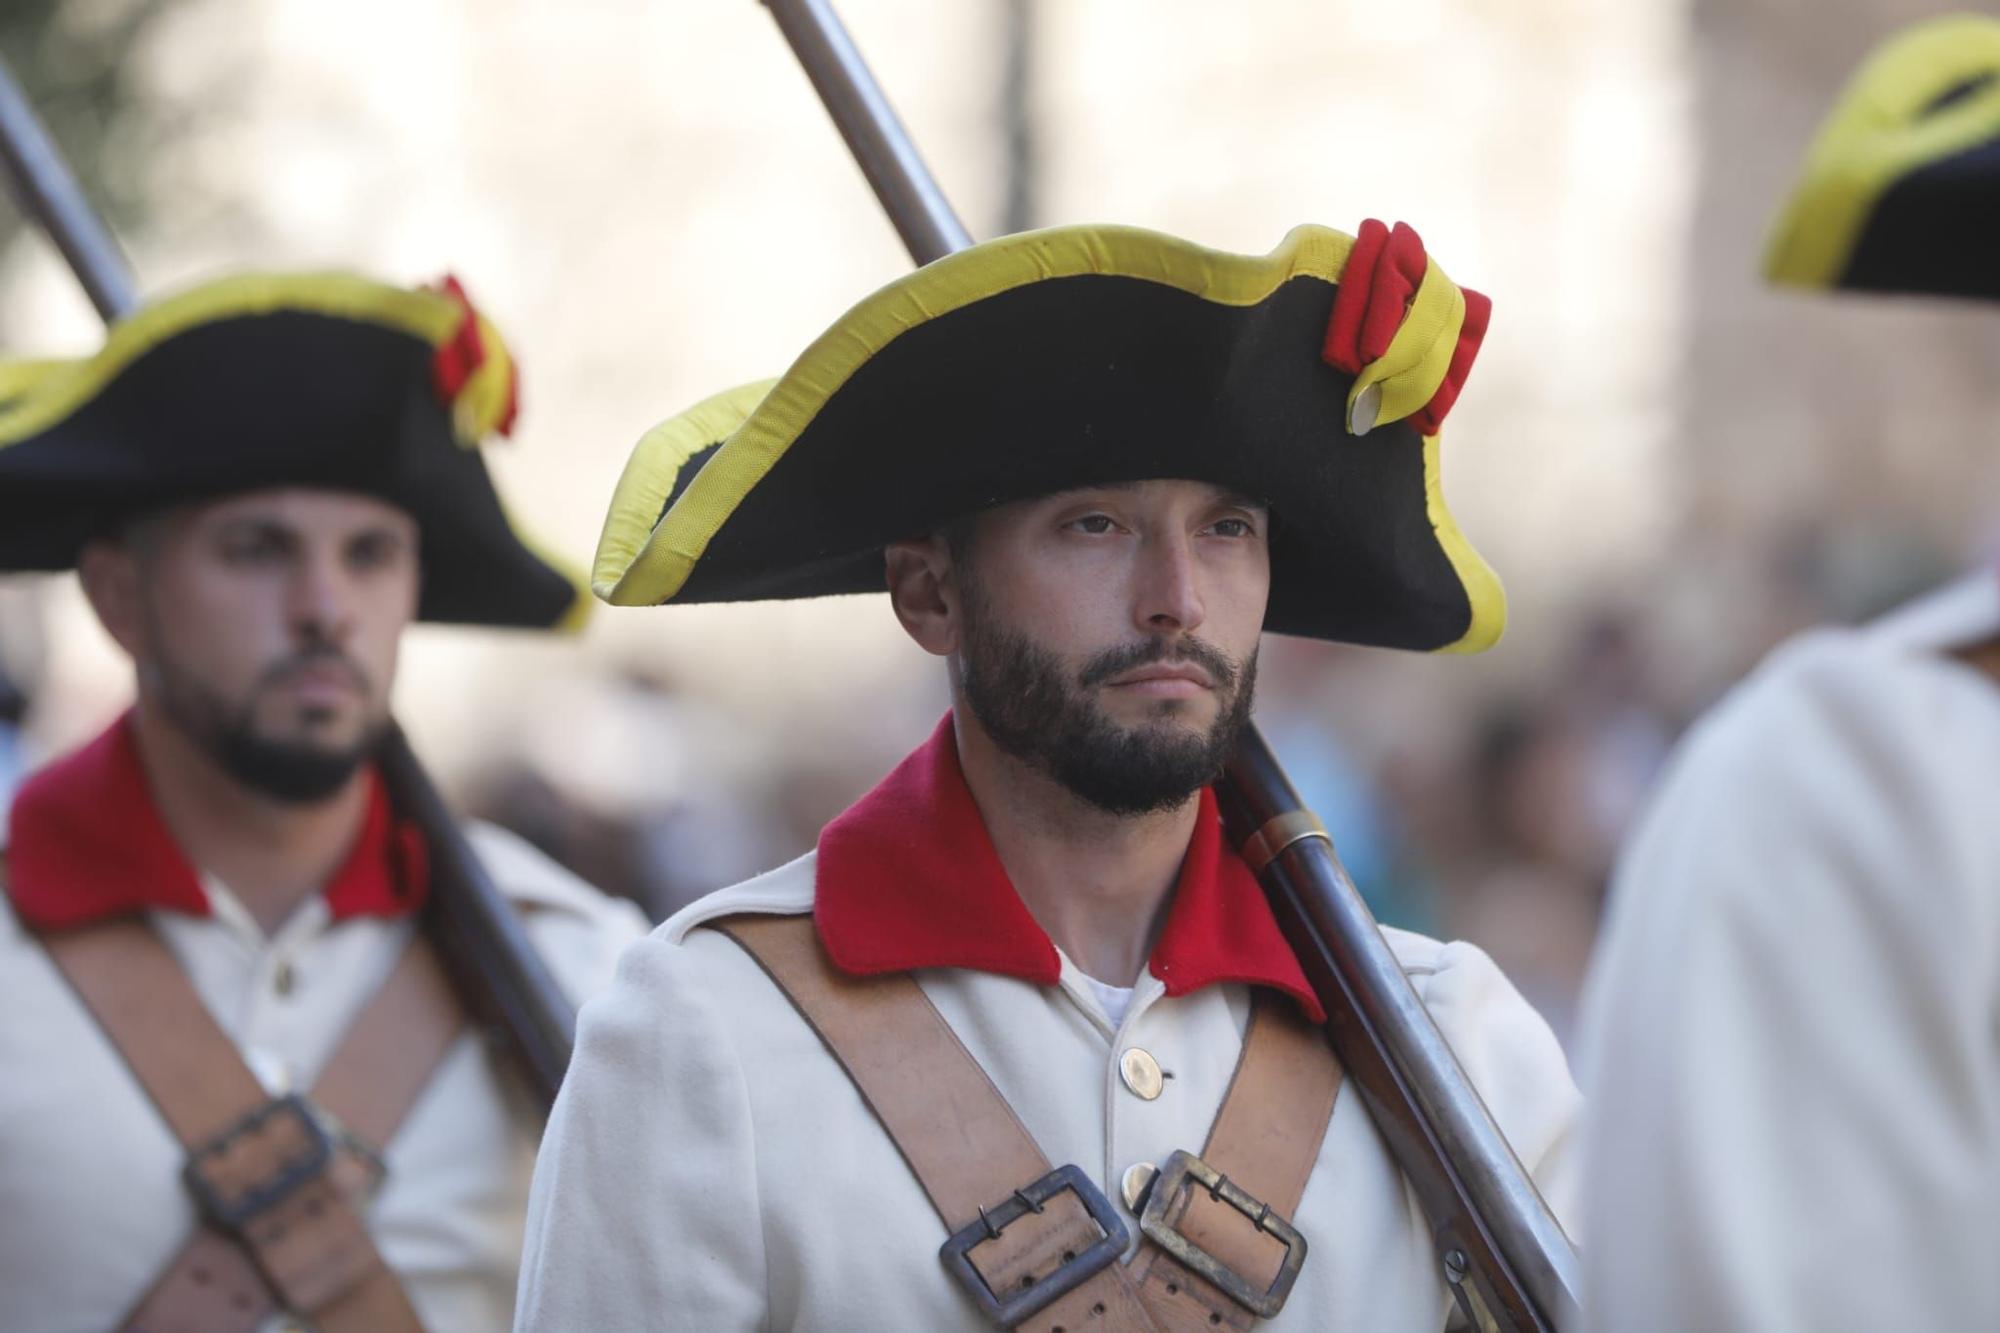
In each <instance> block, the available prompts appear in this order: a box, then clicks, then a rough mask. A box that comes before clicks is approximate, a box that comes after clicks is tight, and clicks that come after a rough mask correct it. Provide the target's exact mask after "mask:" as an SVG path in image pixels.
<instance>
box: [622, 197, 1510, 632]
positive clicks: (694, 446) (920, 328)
mask: <svg viewBox="0 0 2000 1333" xmlns="http://www.w3.org/2000/svg"><path fill="white" fill-rule="evenodd" d="M1092 230H1093V229H1083V228H1074V229H1071V228H1065V229H1061V232H1062V233H1076V232H1085V233H1089V232H1091V231H1092ZM1094 230H1095V231H1096V232H1098V233H1100V234H1102V233H1112V232H1116V233H1117V234H1118V235H1119V236H1120V237H1121V238H1123V239H1126V240H1130V238H1132V237H1135V236H1136V237H1144V238H1148V239H1149V240H1150V242H1151V243H1153V244H1157V245H1160V246H1164V247H1185V248H1186V249H1187V250H1189V251H1194V252H1195V253H1196V254H1198V255H1206V254H1208V253H1209V252H1202V251H1199V250H1198V249H1197V248H1196V247H1192V246H1187V245H1186V243H1185V242H1179V241H1175V240H1173V239H1172V238H1166V237H1156V236H1153V234H1151V233H1133V232H1129V231H1127V230H1126V229H1108V228H1107V229H1094ZM1301 231H1302V232H1304V231H1311V232H1314V233H1319V234H1320V235H1323V236H1326V237H1337V238H1338V239H1339V240H1340V241H1343V242H1344V241H1345V238H1344V237H1338V234H1337V233H1330V232H1325V231H1324V229H1317V228H1315V229H1301ZM1038 235H1042V236H1047V235H1050V234H1048V233H1042V234H1038ZM1295 235H1296V234H1295ZM1068 239H1069V237H1068V236H1066V235H1057V236H1056V237H1055V240H1056V241H1057V242H1064V241H1067V240H1068ZM1093 239H1095V238H1093ZM1009 240H1011V241H1014V242H1016V243H1019V244H1023V245H1031V244H1033V238H1032V237H1029V238H1020V237H1017V238H1009ZM1133 243H1134V244H1137V242H1133ZM993 244H995V245H998V244H1001V243H997V242H996V243H993ZM1288 246H1292V247H1293V250H1292V252H1290V253H1288V252H1287V251H1286V250H1281V251H1280V252H1279V253H1278V254H1275V255H1273V256H1270V257H1259V259H1258V260H1245V259H1241V257H1229V258H1231V259H1236V260H1240V261H1241V262H1242V263H1245V264H1255V263H1258V262H1269V263H1272V264H1273V265H1274V266H1275V267H1274V271H1273V272H1272V273H1271V274H1270V275H1269V281H1268V282H1266V283H1263V284H1262V285H1261V286H1248V287H1246V288H1245V291H1246V292H1247V293H1248V295H1254V296H1255V298H1256V299H1248V296H1245V297H1244V299H1218V292H1217V290H1216V289H1215V288H1214V287H1211V286H1209V285H1207V284H1204V283H1202V282H1199V281H1195V280H1193V279H1192V278H1190V277H1189V275H1186V274H1179V275H1178V276H1180V277H1182V278H1183V279H1184V280H1182V281H1172V280H1162V273H1160V272H1146V273H1144V274H1140V273H1129V272H1116V271H1112V272H1105V271H1092V272H1082V273H1069V274H1063V273H1056V274H1053V275H1051V276H1046V277H1041V278H1039V279H1038V280H1034V281H1028V282H1021V283H1017V284H1012V285H1000V286H998V288H997V289H996V290H994V291H993V292H992V293H991V294H986V295H980V296H977V298H976V299H970V300H964V301H961V302H960V303H958V304H957V305H956V306H955V308H949V309H944V310H942V311H941V312H940V313H936V314H933V315H930V316H929V317H926V318H924V319H922V320H921V321H920V322H918V323H916V324H915V325H914V326H913V327H908V328H906V329H902V330H901V331H900V332H898V333H896V335H895V336H893V337H891V338H889V339H887V340H886V341H885V342H884V345H882V346H881V347H879V348H878V349H875V350H873V351H872V352H871V353H870V354H868V355H867V356H866V357H865V358H863V359H862V360H861V361H860V363H859V364H858V365H856V366H854V367H853V369H852V371H851V373H849V374H847V375H846V376H845V378H844V379H842V380H841V381H840V382H839V383H838V384H837V386H833V387H831V388H826V387H824V383H825V380H826V378H827V373H826V368H825V366H824V365H822V364H819V363H817V362H816V360H815V354H814V353H813V352H808V353H807V355H806V356H805V357H802V358H801V360H800V363H799V364H798V365H795V366H794V368H793V370H792V372H790V373H788V375H787V376H786V377H785V379H784V380H781V381H779V382H777V384H776V385H775V386H773V387H771V388H770V390H769V392H768V393H764V392H761V391H755V392H746V393H740V394H738V395H735V396H734V398H733V400H731V401H724V400H712V401H711V403H709V404H704V405H703V407H702V408H700V409H696V410H695V411H694V412H691V413H688V414H685V415H684V417H683V418H677V419H676V421H675V422H670V423H668V426H667V427H665V428H663V431H662V433H656V435H655V436H654V437H652V446H651V448H650V449H649V447H648V446H647V445H642V447H641V451H640V453H639V454H635V456H634V459H633V462H632V464H631V465H630V466H629V467H628V471H627V477H626V480H625V482H624V483H622V484H621V488H620V495H619V497H618V500H617V501H615V502H614V506H613V513H612V516H611V518H610V519H608V520H607V524H606V533H605V539H604V542H603V544H601V545H600V550H599V562H598V567H597V571H596V576H597V585H596V586H597V589H598V592H599V594H600V596H605V597H606V598H607V599H608V600H611V601H614V602H619V603H635V604H647V603H654V602H659V601H673V602H712V601H745V600H762V599H772V598H794V597H813V596H822V595H827V594H834V593H854V592H870V591H880V590H881V589H882V587H883V565H882V556H881V550H882V547H883V545H884V544H885V543H887V542H889V541H893V540H896V539H899V538H904V537H911V536H918V535H922V534H923V533H925V532H928V531H932V530H935V529H936V528H938V527H939V526H941V525H943V524H944V523H946V522H948V521H950V520H951V519H954V518H956V517H959V516H961V515H964V514H968V513H972V512H975V511H978V510H981V509H984V508H988V507H990V506H992V505H995V504H1001V503H1005V502H1008V501H1014V500H1023V499H1029V498H1033V497H1036V496H1041V495H1048V494H1052V493H1055V492H1058V491H1062V490H1068V489H1072V488H1076V487H1081V486H1088V485H1093V484H1103V483H1115V482H1121V481H1131V480H1141V479H1148V478H1183V479H1190V480H1199V481H1207V482H1212V483H1214V484H1217V485H1220V486H1224V487H1227V488H1229V489H1231V490H1234V491H1238V492H1241V493H1243V494H1245V495H1248V496H1250V497H1253V498H1256V499H1260V500H1263V501H1265V502H1266V503H1268V504H1269V506H1270V508H1271V512H1272V514H1273V521H1272V527H1271V543H1272V545H1271V569H1272V577H1271V597H1270V604H1269V609H1268V613H1267V617H1266V626H1267V628H1269V629H1271V630H1273V631H1275V632H1279V633H1288V634H1299V635H1306V636H1310V637H1317V638H1327V639H1339V640H1343V641H1347V642H1354V643H1366V644H1377V645H1382V646H1390V647H1400V648H1414V649H1424V650H1432V649H1443V648H1453V647H1455V648H1459V649H1460V650H1474V649H1476V648H1480V647H1484V646H1486V645H1487V644H1489V643H1491V642H1492V641H1493V639H1494V638H1497V636H1498V633H1499V627H1500V624H1501V622H1502V621H1503V620H1504V602H1503V601H1502V599H1501V595H1500V592H1499V587H1498V583H1497V581H1496V580H1494V579H1493V577H1492V575H1491V572H1490V571H1489V570H1487V569H1486V567H1485V565H1484V563H1483V562H1482V561H1480V560H1479V559H1478V557H1477V555H1476V554H1474V553H1473V552H1472V550H1471V547H1470V546H1469V545H1468V544H1466V543H1465V542H1464V540H1463V538H1462V537H1460V536H1459V534H1458V532H1457V529H1456V526H1455V525H1454V524H1453V523H1452V522H1451V520H1450V516H1449V514H1448V512H1446V511H1445V510H1444V507H1443V502H1442V498H1441V495H1440V494H1439V491H1438V488H1437V474H1436V464H1437V452H1436V441H1435V440H1426V439H1424V438H1422V437H1421V436H1420V435H1419V434H1418V433H1417V432H1416V431H1415V430H1414V429H1413V428H1412V427H1411V426H1410V425H1409V424H1408V423H1406V422H1394V423H1390V424H1388V425H1385V426H1382V427H1380V428H1379V429H1377V430H1375V431H1373V432H1371V433H1369V434H1368V435H1366V436H1359V437H1357V436H1354V435H1351V434H1349V433H1348V432H1347V430H1346V427H1345V424H1344V423H1345V421H1346V418H1347V401H1348V392H1349V389H1350V387H1351V385H1352V384H1353V378H1352V377H1351V376H1348V375H1346V374H1343V373H1342V372H1340V371H1337V370H1335V369H1333V368H1332V367H1331V366H1329V365H1328V364H1327V363H1326V362H1325V361H1324V360H1323V359H1322V358H1321V355H1320V348H1321V344H1322V342H1323V340H1324V338H1325V333H1326V328H1327V322H1328V315H1329V312H1330V311H1331V309H1332V305H1333V300H1334V294H1335V290H1336V283H1335V281H1334V280H1333V278H1332V277H1330V276H1328V273H1329V271H1330V272H1332V273H1335V274H1337V272H1338V265H1337V262H1332V261H1326V259H1325V256H1321V259H1322V260H1323V261H1325V262H1320V263H1317V264H1313V263H1299V262H1295V261H1297V259H1298V247H1297V246H1296V244H1295V242H1294V241H1288ZM982 248H984V247H982ZM1087 248H1088V247H1086V249H1087ZM1332 249H1333V247H1332V246H1331V245H1329V250H1332ZM1310 250H1311V248H1310V247H1309V246H1308V247H1306V251H1307V252H1308V253H1310ZM1340 253H1344V251H1343V252H1340ZM945 262H946V263H950V262H951V261H945ZM1092 262H1093V263H1096V264H1097V266H1098V268H1099V269H1100V270H1101V269H1102V268H1105V267H1113V268H1115V267H1116V265H1113V264H1105V263H1102V262H1100V261H1098V260H1093V261H1092ZM934 267H935V266H934ZM1129 267H1140V268H1144V267H1146V266H1145V265H1130V266H1129ZM1163 267H1164V269H1165V270H1166V275H1167V276H1169V277H1172V276H1175V274H1174V273H1173V272H1172V270H1173V266H1172V265H1165V266H1163ZM1315 270H1317V271H1315ZM947 276H949V275H947ZM1190 288H1192V289H1193V290H1190ZM1227 294H1228V295H1231V296H1234V295H1235V294H1234V293H1227ZM912 304H913V305H917V306H926V307H929V308H933V309H935V308H937V305H936V303H934V302H930V301H927V300H925V299H924V298H923V296H922V295H917V296H914V297H913V299H912ZM866 313H867V303H864V305H863V306H862V307H857V310H856V311H855V312H852V313H851V314H850V316H849V317H848V319H847V320H843V322H842V324H840V325H836V326H835V328H834V329H833V330H832V331H830V332H829V334H828V335H827V336H826V337H825V338H823V339H822V340H821V342H820V343H819V344H816V345H815V346H816V349H820V348H824V347H826V346H827V345H829V343H832V344H834V345H838V344H839V343H840V342H841V341H842V337H841V335H842V331H843V328H844V327H845V326H846V325H847V324H848V323H849V321H853V320H856V319H861V320H863V321H864V322H865V319H866ZM760 415H763V416H765V417H767V418H768V417H777V418H781V419H783V418H791V419H795V420H796V421H797V423H798V424H797V426H796V428H793V429H785V428H782V427H781V428H778V429H776V430H775V431H768V432H766V435H767V438H768V437H772V436H780V435H781V436H783V439H782V441H781V444H782V447H780V448H777V449H776V450H769V449H766V450H765V451H764V452H766V453H768V454H769V455H770V456H769V457H768V459H767V460H765V461H762V464H761V470H758V471H755V472H754V474H753V475H751V476H749V477H747V478H746V479H745V480H743V481H741V482H737V483H734V484H731V483H729V482H728V481H727V479H725V484H724V485H723V486H722V487H718V488H715V489H716V490H718V491H720V492H721V493H722V494H724V495H725V496H726V497H727V500H726V504H725V505H724V507H723V509H722V512H721V513H720V514H719V515H712V514H709V513H707V512H705V511H709V510H712V509H713V508H714V507H715V504H716V501H715V499H714V496H713V495H704V494H703V490H704V485H703V482H702V478H703V475H704V474H705V473H707V472H708V471H709V470H710V469H711V468H714V467H717V466H718V465H721V466H727V465H728V464H729V461H730V451H732V450H739V451H747V450H748V449H750V448H751V447H753V445H755V439H754V437H755V436H756V430H755V423H756V419H757V418H758V417H759V416H760ZM704 433H705V434H706V438H703V436H704ZM676 452H678V453H679V454H680V455H681V456H680V457H678V458H676V457H673V455H674V454H675V453H676ZM750 467H752V468H757V467H758V462H757V461H752V462H751V464H750ZM648 506H650V508H648ZM704 518H713V519H715V520H717V521H712V522H711V523H709V524H707V526H708V527H709V528H710V529H711V530H710V531H708V532H707V533H706V540H705V541H704V542H703V543H702V544H701V546H700V549H699V550H698V552H696V553H695V554H694V555H693V556H692V557H690V556H688V555H686V554H685V552H683V551H682V550H681V549H680V547H682V546H686V545H692V542H691V541H688V540H685V539H686V536H687V533H688V532H689V531H696V530H698V529H699V528H701V527H702V526H704V524H703V520H704ZM677 521H678V523H679V525H680V528H681V529H682V531H680V532H676V530H675V529H676V523H677ZM635 538H636V539H637V540H636V541H635ZM662 548H664V549H665V550H666V553H667V559H665V560H661V559H659V558H658V553H659V552H660V551H661V549H662ZM649 551H650V552H652V553H653V557H652V558H653V561H654V563H653V565H652V566H651V567H650V568H649V566H648V552H649ZM663 571H664V572H663Z"/></svg>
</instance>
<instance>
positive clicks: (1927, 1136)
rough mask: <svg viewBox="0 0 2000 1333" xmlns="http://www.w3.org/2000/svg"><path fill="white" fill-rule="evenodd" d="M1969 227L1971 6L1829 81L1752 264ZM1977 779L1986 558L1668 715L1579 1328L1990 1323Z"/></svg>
mask: <svg viewBox="0 0 2000 1333" xmlns="http://www.w3.org/2000/svg"><path fill="white" fill-rule="evenodd" d="M1996 236H2000V21H1996V20H1994V19H1992V18H1986V17H1976V16H1970V15H1966V16H1957V17H1952V18H1944V19H1937V20H1932V21H1930V22H1927V23H1924V24H1920V25H1918V26H1916V27H1914V28H1911V29H1908V30H1906V31H1905V32H1903V33H1901V34H1900V35H1898V36H1896V37H1894V38H1893V39H1891V40H1890V41H1889V42H1887V43H1886V44H1885V45H1884V46H1883V47H1882V48H1881V49H1880V50H1878V51H1877V52H1876V53H1875V54H1874V55H1873V56H1872V57H1870V59H1869V60H1868V61H1867V63H1866V64H1865V65H1864V66H1863V67H1862V69H1861V70H1860V71H1859V72H1858V73H1857V74H1856V75H1855V77H1854V79H1853V80H1852V82H1851V83H1850V84H1849V86H1848V88H1847V89H1846V91H1845V92H1844V94H1843V95H1842V97H1841V99H1840V102H1839V103H1838V105H1837V106H1836V107H1835V108H1834V110H1833V112H1832V114H1831V115H1830V116H1829V117H1828V119H1827V121H1826V123H1825V124H1824V126H1823V127H1822V128H1821V130H1820V133H1819V136H1818V138H1817V139H1816V141H1815V142H1814V144H1813V146H1812V149H1811V151H1810V153H1809V154H1808V157H1807V160H1806V163H1805V168H1804V171H1803V173H1802V177H1801V179H1800V181H1799V183H1798V185H1797V187H1796V188H1795V190H1794V192H1793V195H1792V198H1791V200H1790V202H1789V204H1788V205H1787V207H1786V208H1785V210H1784V212H1783V214H1782V216H1781V217H1780V219H1779V222H1778V226H1777V228H1776V232H1775V234H1774V237H1773V240H1772V243H1771V246H1770V249H1769V252H1768V254H1767V258H1766V269H1767V272H1768V275H1769V276H1770V277H1771V278H1772V279H1774V280H1776V281H1778V282H1782V283H1786V284H1788V285H1794V286H1801V287H1807V288H1815V289H1826V288H1833V289H1843V290H1854V291H1869V292H1887V293H1908V294H1922V295H1931V296H1956V297H1976V298H1983V299H1985V300H1989V301H1990V300H1996V299H2000V250H1996V248H1995V244H1994V240H1995V237H1996ZM1976 443H1978V444H1981V445H1987V446H1990V444H1991V441H1990V440H1983V441H1977V442H1976ZM1939 480H1940V481H1946V480H1947V479H1944V478H1940V479H1939ZM1996 793H2000V576H1996V574H1995V572H1994V570H1992V569H1990V568H1987V569H1981V570H1978V571H1976V572H1974V573H1972V574H1969V575H1967V576H1966V577H1964V578H1963V579H1961V580H1959V581H1958V582H1956V583H1953V584H1950V585H1947V586H1945V587H1943V588H1940V589H1938V590H1936V591H1934V592H1932V593H1929V594H1927V595H1925V596H1923V597H1921V598H1919V599H1918V600H1916V601H1915V602H1914V603H1912V604H1911V605H1909V606H1906V607H1904V608H1902V609H1901V610H1899V611H1896V612H1893V613H1891V614H1890V615H1889V616H1887V617H1886V618H1884V619H1882V620H1880V621H1877V622H1875V623H1873V624H1870V625H1866V626H1862V627H1859V628H1827V629H1819V630H1814V631H1811V632H1809V633H1807V634H1804V635H1802V636H1801V637H1799V638H1798V639H1796V640H1795V641H1793V642H1791V643H1789V644H1786V645H1784V646H1783V647H1781V648H1779V649H1778V650H1777V651H1776V652H1775V653H1773V654H1772V655H1771V657H1770V659H1769V660H1768V661H1766V662H1765V663H1764V664H1763V665H1762V666H1761V667H1760V668H1759V669H1758V670H1757V671H1756V672H1755V673H1754V674H1753V675H1752V676H1751V677H1750V678H1749V679H1748V680H1747V681H1745V682H1744V683H1743V684H1742V685H1740V686H1738V687H1737V689H1736V690H1735V692H1734V693H1733V694H1731V695H1730V697H1728V698H1727V699H1725V700H1724V701H1723V702H1722V703H1721V704H1720V705H1719V706H1718V707H1717V708H1716V709H1715V710H1714V711H1713V712H1712V713H1710V714H1709V715H1708V716H1707V717H1706V718H1704V719H1703V720H1702V721H1701V722H1700V723H1699V724H1698V725H1697V726H1696V727H1695V729H1694V730H1693V732H1692V733H1691V734H1690V735H1689V737H1688V738H1687V740H1686V742H1685V743H1684V744H1683V745H1682V747H1681V751H1680V753H1679V754H1678V755H1677V756H1676V757H1675V759H1674V761H1673V762H1672V764H1671V765H1670V766H1669V769H1668V772H1667V776H1666V778H1665V779H1664V781H1663V784H1662V786H1661V789H1660V790H1659V791H1658V792H1657V793H1656V794H1655V796H1654V798H1653V802H1652V806H1651V809H1650V810H1649V812H1648V813H1647V815H1646V817H1645V818H1644V820H1643V821H1642V822H1641V824H1640V826H1639V828H1638V831H1637V833H1636V835H1635V836H1634V838H1633V839H1632V841H1631V842H1630V844H1629V845H1628V847H1627V849H1626V852H1625V856H1624V859H1623V862H1622V865H1621V867H1620V869H1619V872H1618V874H1617V876H1616V878H1615V880H1614V884H1613V893H1612V899H1611V906H1610V914H1609V919H1608V921H1607V924H1606V927H1605V934H1604V937H1603V938H1602V940H1601V941H1600V944H1599V950H1598V956H1597V959H1596V961H1595V963H1594V966H1593V974H1592V978H1591V981H1590V985H1589V987H1588V989H1587V992H1586V1001H1585V1023H1584V1032H1583V1040H1584V1047H1583V1050H1584V1054H1583V1057H1582V1061H1581V1063H1582V1064H1583V1067H1584V1068H1586V1069H1587V1070H1589V1071H1590V1074H1589V1078H1588V1085H1589V1092H1590V1099H1591V1112H1592V1114H1591V1118H1590V1121H1589V1126H1588V1128H1587V1130H1586V1133H1585V1148H1584V1159H1585V1167H1586V1169H1585V1173H1584V1180H1585V1200H1584V1204H1583V1209H1584V1219H1585V1226H1586V1228H1587V1230H1588V1232H1589V1234H1590V1236H1591V1238H1592V1241H1593V1243H1592V1244H1591V1245H1590V1246H1588V1247H1587V1248H1586V1249H1585V1250H1584V1253H1583V1261H1584V1304H1585V1314H1586V1321H1585V1322H1586V1325H1587V1326H1588V1327H1590V1328H1593V1329H1604V1330H1616V1331H1617V1333H1648V1331H1649V1330H1659V1331H1660V1333H1683V1331H1684V1330H1687V1329H1702V1330H1705V1331H1707V1330H1712V1331H1713V1333H1732V1330H1755V1333H1788V1331H1789V1330H1800V1331H1801V1333H1803V1331H1804V1330H1807V1329H1811V1330H1814V1331H1815V1333H1820V1331H1822V1330H1829V1329H1878V1328H1899V1329H1901V1328H1908V1329H1946V1328H1953V1329H1958V1328H1965V1329H1970V1328H2000V1268H1996V1267H1995V1265H1994V1263H1993V1242H1994V1237H1995V1236H1996V1235H2000V1190H1996V1189H1995V1181H1996V1176H2000V1049H1996V1045H1995V1027H1994V1016H1995V1013H1996V1006H2000V970H1996V963H2000V818H1996V813H1995V799H1996Z"/></svg>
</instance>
